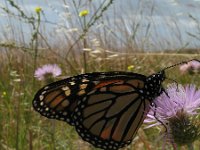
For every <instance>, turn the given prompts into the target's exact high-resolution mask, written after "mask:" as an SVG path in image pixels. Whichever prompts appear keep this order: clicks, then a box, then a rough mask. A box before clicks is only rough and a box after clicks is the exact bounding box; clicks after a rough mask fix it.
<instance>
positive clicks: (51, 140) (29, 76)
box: [0, 0, 200, 150]
mask: <svg viewBox="0 0 200 150" xmlns="http://www.w3.org/2000/svg"><path fill="white" fill-rule="evenodd" d="M0 2H1V5H0V11H1V18H0V19H1V20H0V23H1V24H0V26H1V29H0V30H1V32H0V33H1V34H0V39H1V40H0V149H2V150H26V149H29V150H47V149H48V150H62V149H63V150H89V149H91V150H94V149H95V148H94V147H92V146H90V145H89V144H87V143H86V142H83V141H82V140H81V139H80V138H79V137H78V135H77V133H76V132H75V131H74V128H73V127H71V126H69V125H68V124H66V123H64V122H61V121H55V120H49V119H46V118H44V117H42V116H40V115H39V114H38V113H36V112H34V111H33V108H32V100H33V97H34V94H35V93H36V91H37V90H38V89H40V88H41V87H42V86H43V85H44V83H43V82H41V81H37V80H36V79H35V78H34V72H35V70H36V69H37V68H38V67H40V66H42V65H44V64H58V65H59V66H60V67H61V68H62V71H63V73H62V76H61V77H60V78H59V79H63V78H65V77H68V76H72V75H77V74H80V73H85V72H95V71H114V70H115V71H117V70H119V71H133V72H136V73H141V74H145V75H147V76H148V75H150V74H152V73H155V72H156V71H159V70H161V69H162V68H164V67H166V66H170V65H172V64H174V63H177V62H180V61H183V60H189V59H192V58H199V56H200V55H199V46H200V44H199V43H198V41H199V31H200V30H199V29H200V28H199V19H198V17H197V16H193V15H192V14H187V17H188V22H193V24H195V29H194V30H195V31H197V32H187V31H185V32H187V35H188V37H190V38H191V40H189V41H188V42H185V41H184V40H183V39H184V38H185V35H183V34H185V33H183V32H182V30H183V29H182V28H181V27H180V26H179V25H178V23H177V22H176V21H177V18H178V16H176V17H174V16H173V15H172V16H168V17H171V20H173V21H172V22H169V23H168V24H163V29H162V30H160V29H158V28H157V26H156V22H154V21H155V20H153V19H152V18H151V17H152V16H153V14H154V12H156V11H157V9H156V7H155V6H157V3H153V1H148V2H149V3H148V5H146V4H147V3H145V2H146V1H140V2H138V5H137V6H133V5H131V4H132V3H131V2H128V1H127V2H125V1H123V2H124V3H127V5H129V7H130V8H132V7H133V8H134V9H133V10H132V13H131V14H128V13H127V14H124V13H126V11H125V10H126V8H127V6H126V7H125V8H123V5H122V4H120V5H119V4H118V6H116V5H117V4H116V3H119V0H101V1H95V0H70V1H69V0H62V1H59V3H54V2H55V1H51V2H52V3H50V2H48V1H45V4H46V5H45V6H40V5H39V4H40V3H37V2H35V7H24V5H23V3H24V2H23V1H22V0H21V1H18V0H17V1H12V0H1V1H0ZM150 2H152V3H150ZM32 3H34V2H32ZM121 3H122V2H121ZM191 9H192V8H191ZM147 10H148V11H147ZM83 11H85V12H83ZM165 11H168V10H165ZM49 12H51V13H50V14H52V16H51V17H49V16H47V14H49ZM135 13H137V14H140V17H139V18H138V15H134V14H135ZM158 13H159V12H158ZM146 14H148V17H147V15H146ZM125 16H126V17H125ZM51 19H52V20H51ZM144 20H145V23H144V22H143V21H144ZM172 24H173V25H172ZM172 26H173V28H172ZM174 26H175V28H174ZM166 28H167V30H166V31H165V29H166ZM170 29H171V30H170ZM141 31H142V32H141ZM161 31H165V33H167V34H166V37H165V36H164V35H165V33H164V34H163V35H162V37H161V36H159V34H156V33H159V32H161ZM138 32H140V33H142V34H138ZM153 33H154V34H153ZM190 38H189V39H190ZM193 40H195V41H196V42H195V43H193ZM190 42H191V43H192V44H191V43H190ZM198 44H199V46H198ZM191 45H192V46H191ZM130 66H131V67H130ZM167 75H168V76H169V78H173V79H175V80H176V81H177V82H178V83H180V84H188V83H194V84H196V85H198V86H199V84H200V83H199V75H198V74H193V75H182V74H181V73H180V71H179V69H177V68H174V69H171V70H169V71H168V72H167ZM168 82H170V81H166V82H165V85H166V84H167V83H168ZM143 126H145V125H143ZM160 132H162V131H160V129H159V128H156V127H155V128H151V129H143V128H141V129H140V130H139V133H138V135H137V137H136V138H135V139H134V142H133V144H132V145H130V146H128V147H126V148H125V149H127V150H131V149H144V150H153V149H157V150H159V149H162V144H163V142H162V140H160V137H159V135H160ZM167 147H168V149H172V147H171V146H170V145H169V146H167ZM199 148H200V143H199V142H198V141H197V142H196V143H195V149H199ZM180 149H187V148H186V147H184V146H183V147H181V148H180Z"/></svg>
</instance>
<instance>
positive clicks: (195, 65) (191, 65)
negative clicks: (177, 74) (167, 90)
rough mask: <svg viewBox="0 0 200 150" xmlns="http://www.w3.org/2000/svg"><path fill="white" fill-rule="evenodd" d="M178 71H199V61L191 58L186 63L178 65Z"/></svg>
mask: <svg viewBox="0 0 200 150" xmlns="http://www.w3.org/2000/svg"><path fill="white" fill-rule="evenodd" d="M180 71H181V72H182V73H186V72H189V73H199V72H200V62H199V61H197V60H192V61H190V62H188V63H187V64H183V65H181V66H180Z"/></svg>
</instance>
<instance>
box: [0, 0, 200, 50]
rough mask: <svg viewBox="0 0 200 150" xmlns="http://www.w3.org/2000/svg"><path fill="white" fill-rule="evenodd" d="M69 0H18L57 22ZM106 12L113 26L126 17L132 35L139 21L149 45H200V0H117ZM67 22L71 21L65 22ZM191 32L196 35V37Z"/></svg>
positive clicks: (139, 37)
mask: <svg viewBox="0 0 200 150" xmlns="http://www.w3.org/2000/svg"><path fill="white" fill-rule="evenodd" d="M5 1H6V0H0V4H1V5H3V6H5ZM65 1H66V2H67V6H65V5H64V4H63V0H34V1H29V0H28V1H27V0H16V1H15V2H17V3H18V4H19V5H21V6H22V8H23V9H24V10H25V11H26V12H28V13H34V8H35V7H37V6H41V7H42V9H43V11H44V12H45V17H46V19H47V20H49V21H51V22H55V23H57V22H60V21H61V20H62V19H64V18H63V16H62V15H64V14H66V12H65V13H64V8H66V7H68V8H69V9H71V6H70V3H69V2H70V1H71V0H65ZM81 1H88V0H81ZM93 1H94V2H95V1H96V3H97V4H96V6H98V4H99V3H100V2H101V1H103V0H93ZM82 8H83V9H85V8H87V6H85V5H83V6H82ZM113 12H115V14H114V13H113ZM106 14H107V15H108V18H109V19H110V20H111V22H113V24H112V25H111V26H110V28H115V27H116V25H117V24H120V23H121V18H123V20H124V22H125V25H123V26H122V29H124V30H126V31H127V32H128V36H130V37H131V36H132V34H133V28H134V26H136V24H139V27H138V30H137V33H136V42H137V43H138V44H139V45H140V44H141V43H143V42H144V40H146V39H145V38H147V37H148V41H145V42H146V44H145V46H144V48H146V49H153V48H156V47H157V48H158V49H159V48H163V49H172V48H181V47H184V46H185V45H187V47H194V48H197V47H199V46H200V40H198V37H199V39H200V35H199V33H200V29H198V26H199V20H200V0H124V1H121V0H115V1H114V4H113V5H112V7H111V8H110V9H109V11H108V12H106ZM118 16H119V18H118ZM7 21H8V18H5V16H4V15H3V14H2V15H1V17H0V25H1V26H6V24H7ZM105 23H106V21H105ZM65 24H67V23H66V22H65ZM109 25H110V24H109ZM148 27H149V29H148ZM25 28H26V27H25ZM48 28H49V31H50V30H53V29H54V27H53V26H51V25H49V27H48ZM147 29H148V31H147ZM27 30H28V28H27ZM115 32H116V34H117V35H119V36H122V37H123V34H122V33H120V32H121V31H119V32H117V31H115ZM191 35H194V37H192V36H191ZM195 36H196V38H195Z"/></svg>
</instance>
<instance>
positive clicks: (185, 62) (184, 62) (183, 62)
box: [163, 59, 200, 71]
mask: <svg viewBox="0 0 200 150" xmlns="http://www.w3.org/2000/svg"><path fill="white" fill-rule="evenodd" d="M190 61H198V62H200V60H198V59H191V60H188V61H182V62H180V63H177V64H174V65H172V66H169V67H166V68H164V69H163V71H164V70H167V69H169V68H173V67H175V66H179V65H182V64H187V63H188V62H190Z"/></svg>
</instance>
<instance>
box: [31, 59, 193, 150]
mask: <svg viewBox="0 0 200 150" xmlns="http://www.w3.org/2000/svg"><path fill="white" fill-rule="evenodd" d="M188 62H189V61H188ZM183 63H187V62H181V63H178V64H175V65H172V66H169V67H166V68H164V69H162V70H161V71H159V72H158V73H155V74H152V75H150V76H145V75H142V74H137V73H132V72H94V73H86V74H81V75H77V76H74V77H70V78H67V79H64V80H60V81H57V82H54V83H51V84H49V85H46V86H44V87H43V88H42V89H40V90H39V91H38V92H37V94H36V95H35V98H34V100H33V107H34V109H35V110H36V111H38V112H39V113H40V114H41V115H43V116H45V117H47V118H50V119H57V120H62V121H65V122H67V123H69V124H70V125H72V126H75V128H76V131H77V132H78V134H79V135H80V136H81V137H82V139H83V140H85V141H87V142H89V143H91V144H92V145H93V146H95V147H98V148H101V149H106V150H117V149H119V148H121V147H124V146H125V145H128V144H130V143H131V141H132V139H133V138H134V137H135V135H136V133H137V130H138V129H139V127H140V126H141V124H142V123H143V120H144V118H145V117H146V114H147V113H148V111H149V107H150V105H151V104H152V103H153V100H154V98H156V97H157V96H159V95H160V94H161V93H162V92H164V88H163V87H162V82H163V81H164V80H165V79H166V76H165V70H166V69H169V68H172V67H174V66H177V65H180V64H183Z"/></svg>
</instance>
